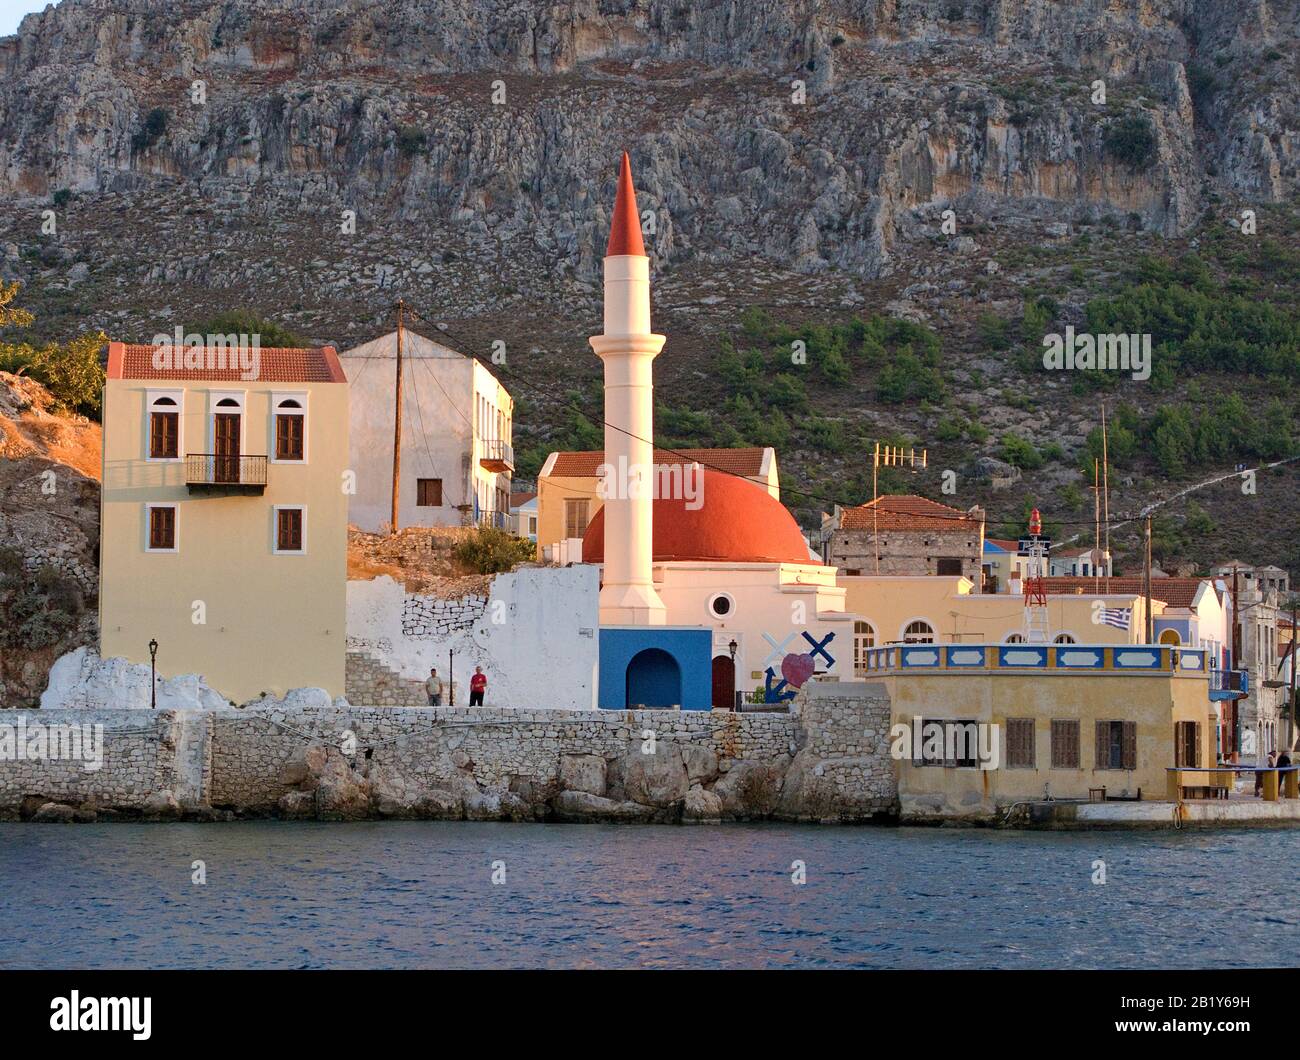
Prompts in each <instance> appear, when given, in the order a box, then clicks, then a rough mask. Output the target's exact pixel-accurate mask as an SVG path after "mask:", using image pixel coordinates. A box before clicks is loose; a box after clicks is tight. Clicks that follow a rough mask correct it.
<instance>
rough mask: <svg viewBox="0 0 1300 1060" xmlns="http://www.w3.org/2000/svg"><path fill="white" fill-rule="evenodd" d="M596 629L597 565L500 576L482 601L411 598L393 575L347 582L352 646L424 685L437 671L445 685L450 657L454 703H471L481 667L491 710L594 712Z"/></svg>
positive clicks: (596, 656)
mask: <svg viewBox="0 0 1300 1060" xmlns="http://www.w3.org/2000/svg"><path fill="white" fill-rule="evenodd" d="M598 627H599V572H598V570H597V568H595V567H591V566H587V567H582V566H577V567H564V568H551V567H542V568H527V569H524V570H518V571H515V572H514V573H513V574H502V575H498V576H497V577H496V578H494V579H493V580H492V585H491V589H490V591H489V596H488V599H487V600H486V601H484V600H483V598H482V597H468V598H466V599H465V600H436V599H435V598H433V597H422V596H415V595H413V594H410V593H408V592H406V590H405V588H404V587H403V586H402V585H401V584H399V583H398V582H395V581H394V580H393V579H392V578H389V577H387V576H385V577H382V578H375V579H373V580H371V581H350V582H348V650H349V651H363V652H366V653H367V654H369V655H371V656H373V657H374V658H376V659H378V660H379V661H380V662H381V663H383V664H384V665H385V666H387V667H389V668H390V669H392V670H394V671H396V672H397V673H398V674H399V675H400V676H402V677H404V678H407V679H410V680H423V679H424V678H425V677H427V676H428V674H429V668H430V667H431V666H436V667H437V668H438V673H439V675H440V676H441V677H442V678H443V679H444V680H445V679H446V678H447V670H448V658H447V653H448V651H454V652H455V680H456V703H457V705H458V706H464V705H465V704H466V703H468V702H469V677H470V674H472V673H473V672H474V667H475V666H482V667H483V672H484V673H485V674H486V675H487V679H488V690H487V695H486V697H485V703H486V705H487V706H498V707H511V708H518V709H530V710H536V709H538V708H542V707H547V708H554V709H561V710H590V709H592V708H594V707H595V702H596V673H597V663H598V638H597V632H598Z"/></svg>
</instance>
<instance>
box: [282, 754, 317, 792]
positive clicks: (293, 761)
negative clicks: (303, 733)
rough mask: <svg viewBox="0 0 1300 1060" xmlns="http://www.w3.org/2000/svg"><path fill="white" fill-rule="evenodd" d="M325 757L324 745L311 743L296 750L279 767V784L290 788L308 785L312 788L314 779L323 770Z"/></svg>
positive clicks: (314, 782) (314, 783)
mask: <svg viewBox="0 0 1300 1060" xmlns="http://www.w3.org/2000/svg"><path fill="white" fill-rule="evenodd" d="M326 757H327V753H326V750H325V745H324V744H320V743H312V744H308V745H307V746H306V747H300V748H298V749H297V750H296V751H294V752H293V754H292V755H291V756H290V757H289V760H288V761H287V762H285V764H284V765H283V766H281V767H280V783H281V784H283V785H285V787H290V788H292V787H297V786H299V785H310V786H311V787H312V788H314V787H315V785H316V778H317V777H319V776H320V773H321V770H323V769H324V768H325V760H326Z"/></svg>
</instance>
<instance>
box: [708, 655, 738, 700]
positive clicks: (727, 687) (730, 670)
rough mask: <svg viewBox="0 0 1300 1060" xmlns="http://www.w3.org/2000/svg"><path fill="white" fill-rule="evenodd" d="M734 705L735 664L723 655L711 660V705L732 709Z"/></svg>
mask: <svg viewBox="0 0 1300 1060" xmlns="http://www.w3.org/2000/svg"><path fill="white" fill-rule="evenodd" d="M735 705H736V664H735V663H734V662H732V661H731V659H729V658H728V657H727V656H725V655H718V656H715V657H714V660H713V707H714V709H715V710H732V709H734V708H735Z"/></svg>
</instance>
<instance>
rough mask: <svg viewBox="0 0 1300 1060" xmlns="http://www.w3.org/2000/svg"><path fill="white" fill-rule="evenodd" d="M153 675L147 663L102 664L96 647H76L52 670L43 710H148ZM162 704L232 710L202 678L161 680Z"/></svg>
mask: <svg viewBox="0 0 1300 1060" xmlns="http://www.w3.org/2000/svg"><path fill="white" fill-rule="evenodd" d="M151 676H152V671H151V670H150V667H149V665H148V663H131V662H127V661H126V660H125V659H122V658H110V659H101V658H100V656H99V652H97V651H96V650H95V649H94V648H88V647H83V648H77V649H76V650H75V651H72V652H69V653H68V654H67V655H64V656H63V657H62V658H60V659H59V660H57V661H56V662H55V664H54V666H53V667H52V668H51V669H50V683H49V686H48V687H47V688H46V690H45V691H44V692H43V693H42V694H41V709H42V710H57V709H59V708H61V707H67V708H83V709H91V710H148V709H149V707H150V705H151V701H150V694H149V682H150V678H151ZM157 701H158V709H159V710H215V709H219V708H221V707H227V706H229V705H230V704H229V703H227V702H226V699H225V697H224V696H222V695H221V693H220V692H218V691H216V690H215V689H212V688H209V687H208V685H207V684H206V682H204V680H203V678H202V677H201V676H200V675H199V674H182V675H180V676H179V677H172V678H160V679H159V681H158V692H157Z"/></svg>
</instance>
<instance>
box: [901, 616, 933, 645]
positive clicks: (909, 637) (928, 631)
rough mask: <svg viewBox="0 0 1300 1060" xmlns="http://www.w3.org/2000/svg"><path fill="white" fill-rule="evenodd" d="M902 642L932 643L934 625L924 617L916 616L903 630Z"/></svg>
mask: <svg viewBox="0 0 1300 1060" xmlns="http://www.w3.org/2000/svg"><path fill="white" fill-rule="evenodd" d="M903 643H904V644H933V643H934V627H933V626H931V625H930V623H929V622H926V621H925V620H924V619H920V618H918V619H917V620H916V621H915V622H912V623H909V625H908V627H907V628H906V629H905V630H903Z"/></svg>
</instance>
